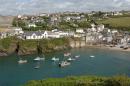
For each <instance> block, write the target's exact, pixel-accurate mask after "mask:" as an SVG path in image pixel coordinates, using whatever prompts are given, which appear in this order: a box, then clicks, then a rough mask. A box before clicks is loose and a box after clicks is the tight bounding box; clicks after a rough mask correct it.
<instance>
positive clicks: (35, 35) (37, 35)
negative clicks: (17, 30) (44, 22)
mask: <svg viewBox="0 0 130 86" xmlns="http://www.w3.org/2000/svg"><path fill="white" fill-rule="evenodd" d="M42 34H44V33H41V32H39V31H28V32H25V33H24V34H23V39H26V40H28V39H42V38H43V37H42Z"/></svg>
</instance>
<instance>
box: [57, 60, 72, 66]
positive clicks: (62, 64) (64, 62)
mask: <svg viewBox="0 0 130 86" xmlns="http://www.w3.org/2000/svg"><path fill="white" fill-rule="evenodd" d="M70 64H71V63H70V62H67V61H62V62H61V63H59V67H66V66H69V65H70Z"/></svg>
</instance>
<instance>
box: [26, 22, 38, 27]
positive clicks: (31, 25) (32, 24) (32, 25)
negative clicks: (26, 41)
mask: <svg viewBox="0 0 130 86" xmlns="http://www.w3.org/2000/svg"><path fill="white" fill-rule="evenodd" d="M28 27H29V28H30V27H34V28H35V27H37V26H36V24H35V23H29V24H28Z"/></svg>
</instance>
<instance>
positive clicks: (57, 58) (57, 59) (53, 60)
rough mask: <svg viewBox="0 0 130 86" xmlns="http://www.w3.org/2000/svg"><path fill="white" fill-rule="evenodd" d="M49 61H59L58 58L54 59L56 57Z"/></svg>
mask: <svg viewBox="0 0 130 86" xmlns="http://www.w3.org/2000/svg"><path fill="white" fill-rule="evenodd" d="M51 60H52V61H59V60H60V59H59V58H56V57H53V58H52V59H51Z"/></svg>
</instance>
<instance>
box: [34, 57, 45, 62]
mask: <svg viewBox="0 0 130 86" xmlns="http://www.w3.org/2000/svg"><path fill="white" fill-rule="evenodd" d="M41 60H45V58H40V57H36V58H35V59H34V61H41Z"/></svg>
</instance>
